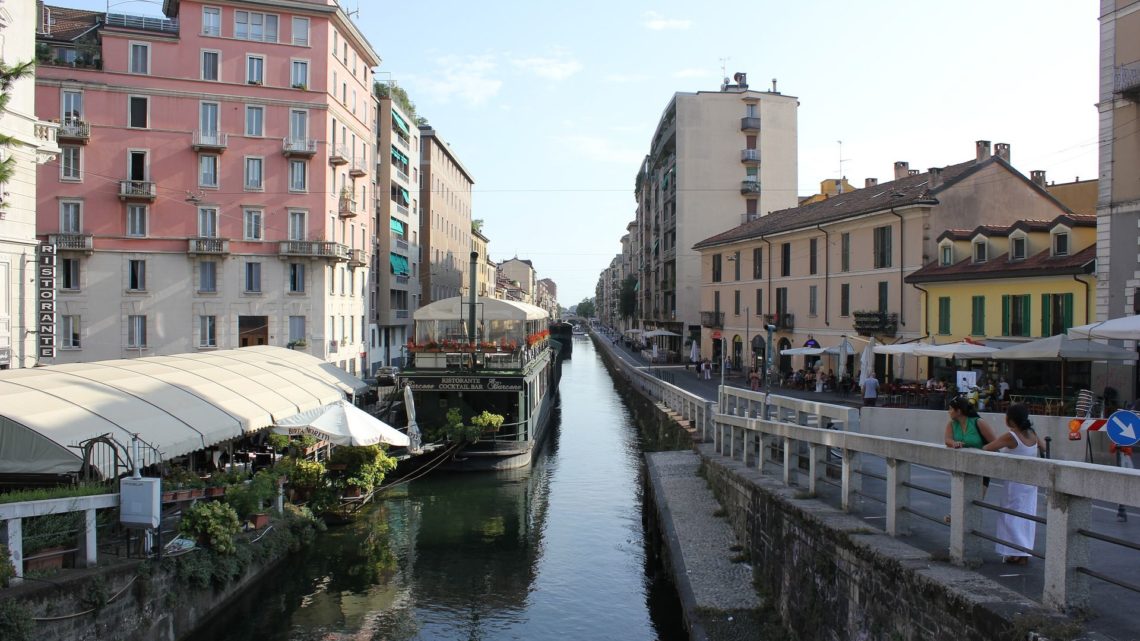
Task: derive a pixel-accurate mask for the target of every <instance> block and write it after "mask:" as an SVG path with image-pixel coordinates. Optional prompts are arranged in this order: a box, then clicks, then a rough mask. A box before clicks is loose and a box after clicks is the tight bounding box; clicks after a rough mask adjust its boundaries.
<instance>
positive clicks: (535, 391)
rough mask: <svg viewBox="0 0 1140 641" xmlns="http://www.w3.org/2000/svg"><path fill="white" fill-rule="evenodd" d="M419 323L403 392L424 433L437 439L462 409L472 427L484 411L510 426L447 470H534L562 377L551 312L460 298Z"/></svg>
mask: <svg viewBox="0 0 1140 641" xmlns="http://www.w3.org/2000/svg"><path fill="white" fill-rule="evenodd" d="M472 290H474V287H472ZM413 318H414V320H415V339H414V340H413V341H409V344H408V352H409V353H408V356H409V360H408V365H407V366H406V367H405V368H404V369H403V371H401V372H400V385H401V386H403V385H407V386H409V387H410V388H411V390H412V396H413V401H414V405H415V412H416V422H417V423H418V425H419V429H420V430H422V431H423V432H424V433H425V435H426V436H427V437H428V438H430V435H431V434H432V432H433V428H438V427H439V426H441V425H445V424H446V423H447V420H448V419H447V414H448V411H449V410H451V409H458V410H459V412H460V414H461V417H462V419H463V423H464V424H466V425H470V424H471V422H472V421H471V419H472V417H475V416H478V415H480V414H482V412H484V411H486V412H490V413H491V414H498V415H500V416H502V417H503V419H504V420H503V423H502V425H501V426H500V427H499V428H498V429H497V430H495V431H493V432H492V431H487V432H484V433H483V434H482V435H481V436H480V437H479V439H478V440H477V441H475V442H473V443H466V444H464V445H463V446H462V447H461V448H459V449H457V451H456V453H455V456H454V459H453V460H452V461H451V463H450V464H449V465H447V466H446V467H447V468H449V469H459V470H506V469H514V468H520V467H525V466H527V465H530V463H531V460H532V458H533V457H534V455H535V453H536V452H537V451H538V449H539V447H540V446H541V444H542V441H543V439H544V438H545V437H546V432H547V430H548V427H549V424H550V419H551V414H552V407H553V405H554V402H555V401H554V399H555V396H556V395H557V392H558V381H559V377H560V375H561V366H560V364H559V359H558V358H557V354H556V353H555V350H556V349H557V347H556V345H557V344H556V343H555V342H554V341H551V340H550V330H549V326H548V323H549V315H548V314H547V312H546V311H545V310H543V309H542V308H540V307H536V306H534V305H528V304H526V303H520V302H515V301H507V300H499V299H493V298H475V297H472V298H471V299H469V300H466V301H465V300H463V299H462V298H460V297H458V296H457V297H453V298H447V299H444V300H440V301H436V302H433V303H431V304H429V305H426V306H424V307H421V308H420V309H418V310H416V312H415V315H414V316H413ZM428 438H425V440H428Z"/></svg>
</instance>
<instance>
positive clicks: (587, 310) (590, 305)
mask: <svg viewBox="0 0 1140 641" xmlns="http://www.w3.org/2000/svg"><path fill="white" fill-rule="evenodd" d="M576 313H577V314H578V315H579V316H581V317H582V318H593V317H594V316H595V315H597V310H596V309H595V308H594V301H592V300H590V299H589V298H583V299H582V302H580V303H578V308H577V310H576Z"/></svg>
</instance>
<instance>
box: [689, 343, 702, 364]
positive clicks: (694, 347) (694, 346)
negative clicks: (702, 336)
mask: <svg viewBox="0 0 1140 641" xmlns="http://www.w3.org/2000/svg"><path fill="white" fill-rule="evenodd" d="M700 356H701V346H700V345H699V344H698V343H697V341H689V362H690V363H696V362H697V359H698V358H700Z"/></svg>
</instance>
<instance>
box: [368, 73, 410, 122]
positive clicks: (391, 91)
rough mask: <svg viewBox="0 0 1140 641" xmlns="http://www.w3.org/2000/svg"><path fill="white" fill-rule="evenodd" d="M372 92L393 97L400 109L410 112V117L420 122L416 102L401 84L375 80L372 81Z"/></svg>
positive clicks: (381, 96)
mask: <svg viewBox="0 0 1140 641" xmlns="http://www.w3.org/2000/svg"><path fill="white" fill-rule="evenodd" d="M372 92H373V93H375V94H376V96H377V97H379V98H391V99H392V100H393V101H395V103H396V104H397V105H400V109H402V110H403V112H404V113H406V114H408V117H409V118H411V119H412V120H414V121H416V122H417V123H418V122H419V118H417V117H416V103H414V102H412V99H411V98H409V97H408V92H406V91H404V89H403V88H402V87H400V86H399V85H395V84H384V83H382V82H374V83H372Z"/></svg>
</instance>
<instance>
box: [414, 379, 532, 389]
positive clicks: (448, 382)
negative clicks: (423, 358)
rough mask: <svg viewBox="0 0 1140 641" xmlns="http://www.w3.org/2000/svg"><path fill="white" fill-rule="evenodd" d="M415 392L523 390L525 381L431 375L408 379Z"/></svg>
mask: <svg viewBox="0 0 1140 641" xmlns="http://www.w3.org/2000/svg"><path fill="white" fill-rule="evenodd" d="M407 381H408V385H410V386H411V387H412V391H415V392H521V391H522V390H523V385H524V383H523V381H521V380H520V379H517V378H496V377H493V376H488V377H483V376H431V377H420V376H417V377H416V378H409V379H407Z"/></svg>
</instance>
